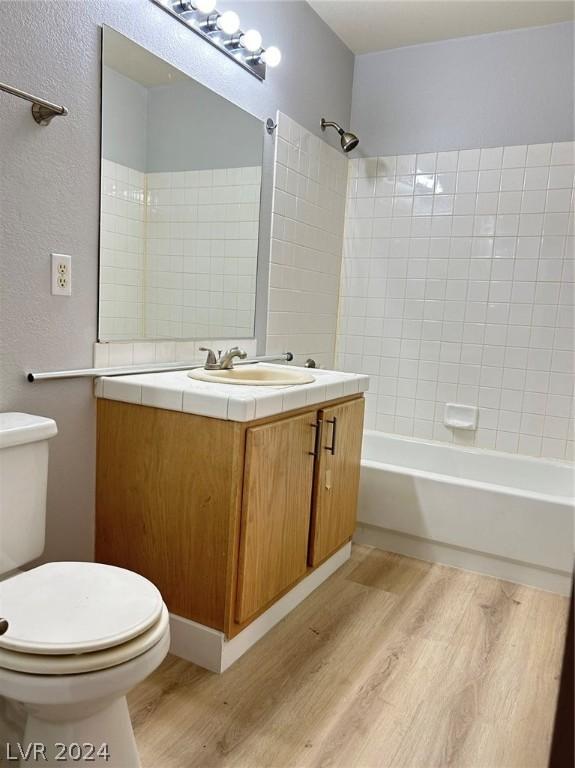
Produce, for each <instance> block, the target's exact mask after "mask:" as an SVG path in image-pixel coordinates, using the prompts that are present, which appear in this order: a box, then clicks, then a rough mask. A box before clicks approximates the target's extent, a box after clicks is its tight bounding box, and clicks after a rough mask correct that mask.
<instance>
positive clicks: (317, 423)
mask: <svg viewBox="0 0 575 768" xmlns="http://www.w3.org/2000/svg"><path fill="white" fill-rule="evenodd" d="M310 427H311V428H312V429H315V437H314V440H313V451H308V454H309V455H310V456H314V457H315V458H317V443H318V440H319V421H316V422H315V424H310Z"/></svg>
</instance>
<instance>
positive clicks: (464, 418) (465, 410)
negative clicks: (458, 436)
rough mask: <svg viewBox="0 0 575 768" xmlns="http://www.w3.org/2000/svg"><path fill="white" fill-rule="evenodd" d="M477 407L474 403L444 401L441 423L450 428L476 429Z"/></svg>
mask: <svg viewBox="0 0 575 768" xmlns="http://www.w3.org/2000/svg"><path fill="white" fill-rule="evenodd" d="M478 416H479V408H477V406H476V405H461V404H460V403H445V413H444V416H443V423H444V424H445V426H446V427H450V428H451V429H470V430H475V429H477V419H478Z"/></svg>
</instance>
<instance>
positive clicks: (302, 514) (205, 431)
mask: <svg viewBox="0 0 575 768" xmlns="http://www.w3.org/2000/svg"><path fill="white" fill-rule="evenodd" d="M363 408H364V400H363V397H362V396H361V395H355V396H350V397H347V398H341V399H340V400H337V401H331V402H329V403H325V404H320V405H314V406H308V407H306V408H302V409H299V410H297V411H292V412H288V413H282V414H278V415H276V416H272V417H269V418H267V419H260V420H258V421H252V422H235V421H226V420H223V419H214V418H208V417H206V416H197V415H194V414H190V413H182V412H175V411H168V410H162V409H159V408H153V407H148V406H141V405H135V404H131V403H122V402H118V401H114V400H106V399H100V400H99V401H98V455H97V493H96V507H97V510H96V559H97V560H98V561H100V562H104V563H109V564H112V565H118V566H120V567H124V568H128V569H130V570H133V571H136V572H138V573H141V574H142V575H143V576H146V577H148V578H149V579H150V580H151V581H153V582H154V583H155V584H156V585H157V587H158V588H159V589H160V591H161V592H162V595H163V597H164V600H165V602H166V604H167V606H168V608H169V609H170V611H171V612H172V613H174V614H177V615H179V616H182V617H184V618H187V619H192V620H193V621H196V622H199V623H200V624H204V625H206V626H208V627H212V628H214V629H218V630H221V631H223V632H224V633H225V634H226V635H227V636H228V637H233V636H234V635H236V634H237V633H238V632H240V631H241V630H242V629H243V628H244V627H245V626H247V625H248V624H249V623H250V622H251V621H253V619H254V618H256V617H257V616H258V615H259V614H261V613H262V612H263V611H264V610H266V609H267V608H269V607H270V606H271V605H272V604H273V603H274V602H275V601H276V600H277V599H278V598H279V597H281V596H282V595H283V594H285V593H286V592H288V591H289V590H290V589H291V588H292V587H293V586H294V585H295V584H297V583H298V582H299V581H300V580H301V579H302V578H304V577H305V576H307V575H308V574H309V573H310V572H311V571H312V570H313V569H314V568H316V567H317V566H318V565H320V564H321V563H322V562H323V561H325V560H326V559H327V558H328V557H330V556H331V555H332V554H334V552H336V551H337V550H338V549H339V548H341V547H342V546H343V545H344V544H345V543H346V542H347V541H349V540H350V538H351V536H352V534H353V531H354V528H355V519H356V507H357V492H358V483H359V470H360V452H361V439H362V429H363Z"/></svg>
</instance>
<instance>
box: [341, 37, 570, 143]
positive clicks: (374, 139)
mask: <svg viewBox="0 0 575 768" xmlns="http://www.w3.org/2000/svg"><path fill="white" fill-rule="evenodd" d="M573 30H574V25H573V24H572V23H569V22H567V23H564V24H553V25H550V26H548V27H538V28H534V29H520V30H513V31H511V32H498V33H496V34H490V35H479V36H477V37H466V38H461V39H458V40H446V41H443V42H440V43H430V44H428V45H415V46H411V47H408V48H397V49H395V50H391V51H384V52H382V53H370V54H365V55H363V56H358V57H357V58H356V65H355V75H354V86H353V108H352V127H353V130H354V131H355V132H356V133H357V134H358V135H359V136H360V137H361V144H360V150H359V154H361V155H363V156H364V157H373V156H377V155H399V154H407V153H409V152H438V151H442V150H450V149H471V148H473V147H499V146H502V145H515V144H537V143H540V142H547V141H569V140H571V139H572V138H573V135H574V134H573V130H574V129H573Z"/></svg>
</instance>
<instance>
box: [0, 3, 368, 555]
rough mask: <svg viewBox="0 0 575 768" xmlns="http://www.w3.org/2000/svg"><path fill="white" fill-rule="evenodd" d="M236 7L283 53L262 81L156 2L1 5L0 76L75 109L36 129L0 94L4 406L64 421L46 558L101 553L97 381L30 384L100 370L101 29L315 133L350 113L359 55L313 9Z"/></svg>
mask: <svg viewBox="0 0 575 768" xmlns="http://www.w3.org/2000/svg"><path fill="white" fill-rule="evenodd" d="M240 11H241V15H242V18H243V24H244V25H245V27H250V26H255V27H257V28H259V29H260V30H261V32H262V34H263V36H264V40H265V41H266V42H268V43H276V44H277V45H279V47H280V48H281V49H282V51H283V54H284V60H283V62H282V64H281V66H280V67H279V68H278V69H276V70H275V71H273V72H270V75H269V77H268V80H267V81H266V82H265V83H263V84H262V83H260V82H259V81H257V80H256V79H255V78H254V77H252V76H251V75H250V74H249V73H246V72H244V71H243V70H242V69H240V68H239V67H238V66H237V65H236V64H235V63H234V62H233V61H230V60H228V59H227V58H226V57H224V56H222V55H221V54H220V53H219V52H218V51H216V50H215V49H213V48H212V47H211V46H209V45H206V43H205V42H203V41H202V40H200V38H198V37H197V36H195V35H194V34H193V33H192V32H187V31H186V30H185V29H184V28H183V27H182V26H181V25H180V24H178V23H177V22H175V21H174V20H173V19H171V18H170V17H169V16H168V15H167V14H166V13H165V12H163V11H162V10H161V9H159V8H158V7H157V6H155V5H154V4H153V3H151V2H149V0H131V1H130V2H122V1H120V0H109V1H108V2H104V1H103V0H90V2H55V1H51V2H3V3H0V59H1V70H2V79H3V80H4V81H6V82H8V83H11V84H14V85H17V86H19V87H21V88H23V89H25V90H29V91H32V92H34V93H38V94H39V95H41V96H44V97H46V98H48V99H52V100H54V101H57V102H61V103H63V104H66V106H68V108H69V110H70V114H69V115H68V117H66V118H57V119H55V120H54V121H53V123H52V125H50V126H49V127H48V128H40V127H39V126H37V125H36V124H35V123H34V121H33V120H32V119H31V117H30V111H29V107H28V105H26V104H25V103H24V102H23V101H21V100H19V99H16V98H14V97H12V96H8V95H6V94H0V110H1V118H0V119H1V122H2V131H1V133H0V185H1V186H0V210H1V211H2V226H1V230H0V237H1V240H0V250H1V255H2V258H1V273H0V284H1V285H2V301H1V309H0V313H1V315H0V327H1V336H2V338H1V342H2V358H1V365H0V377H1V378H0V396H1V400H0V407H1V408H2V410H24V411H29V412H31V413H38V414H41V415H45V416H52V417H54V418H55V419H56V421H57V422H58V426H59V430H60V434H59V436H58V437H57V438H56V439H55V440H54V441H53V443H52V453H51V467H50V479H49V491H48V495H49V499H48V528H47V547H46V551H45V557H46V558H52V559H58V558H60V559H62V558H78V559H81V558H90V557H91V556H92V541H93V521H94V518H93V509H94V468H95V465H94V456H95V406H94V400H93V399H92V389H91V383H90V382H89V381H88V380H79V381H73V380H72V381H66V382H50V383H48V382H46V383H42V384H36V385H30V384H28V383H26V382H25V380H24V371H25V370H29V369H36V370H55V369H59V368H62V369H64V368H80V367H89V366H90V365H91V364H92V343H93V342H94V341H95V339H96V313H97V284H98V220H99V173H100V117H99V115H100V36H101V35H100V29H99V25H101V24H102V23H106V24H109V25H111V26H113V27H115V28H116V29H117V30H118V31H120V32H122V33H123V34H126V35H128V36H129V37H131V38H132V39H134V40H135V41H136V42H138V43H140V44H142V45H144V46H146V47H147V48H149V49H150V50H152V52H154V53H156V54H158V55H160V56H162V57H164V58H165V59H167V60H169V61H170V63H172V64H174V65H175V66H177V67H179V68H180V69H182V70H184V71H186V72H188V73H189V74H190V75H192V76H193V77H195V78H197V79H198V80H199V81H200V82H202V83H204V84H205V85H208V86H209V87H211V88H213V89H214V90H215V91H217V92H219V93H221V94H222V95H223V96H226V97H227V98H230V99H232V100H233V101H234V102H235V103H237V104H239V105H240V106H242V107H243V108H244V109H247V110H249V111H250V112H252V113H253V114H255V115H257V116H258V117H260V118H261V119H265V118H266V117H268V116H269V115H273V114H275V111H276V109H278V108H280V109H282V110H283V111H285V112H286V113H288V114H290V115H292V116H293V117H294V118H295V119H296V120H298V121H299V122H300V123H301V124H302V125H304V126H305V127H306V128H308V129H309V130H311V131H314V132H315V133H316V134H318V135H319V133H320V130H319V125H318V123H319V119H320V117H321V115H322V114H324V113H325V114H326V115H330V116H332V117H333V118H334V119H335V120H340V121H341V122H343V123H347V122H348V121H349V105H350V102H351V83H352V75H353V56H352V54H351V53H350V52H349V51H348V49H347V48H346V47H345V46H344V45H343V43H341V41H340V40H339V39H338V38H337V37H336V36H335V35H334V34H333V33H332V32H331V31H330V30H329V29H328V28H327V27H326V26H325V25H324V24H323V22H321V20H320V19H319V17H318V16H317V15H316V14H315V13H313V11H312V10H311V9H310V8H309V6H307V4H305V3H301V2H294V3H286V2H273V3H272V2H267V3H249V2H246V3H241V8H240ZM302 30H303V31H304V32H303V33H304V34H305V40H306V43H305V45H302V39H301V33H302ZM302 83H305V87H302ZM334 83H335V84H337V87H332V84H334ZM270 148H271V142H270ZM268 184H271V182H269V181H268ZM270 189H271V186H268V187H267V190H268V192H267V194H268V196H269V190H270ZM265 190H266V187H265V186H264V194H265ZM268 215H269V208H268ZM50 251H61V252H64V253H71V254H73V257H74V259H73V284H74V293H73V296H72V297H71V298H68V299H66V298H61V297H52V296H51V295H50V277H49V253H50Z"/></svg>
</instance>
